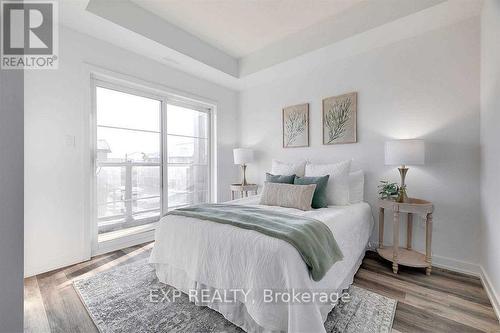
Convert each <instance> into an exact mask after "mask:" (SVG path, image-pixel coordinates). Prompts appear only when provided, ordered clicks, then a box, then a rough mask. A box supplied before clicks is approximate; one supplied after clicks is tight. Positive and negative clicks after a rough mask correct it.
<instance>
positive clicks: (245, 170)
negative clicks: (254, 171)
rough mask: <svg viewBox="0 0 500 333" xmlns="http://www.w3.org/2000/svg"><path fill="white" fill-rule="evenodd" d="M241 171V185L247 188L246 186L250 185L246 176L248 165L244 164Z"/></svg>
mask: <svg viewBox="0 0 500 333" xmlns="http://www.w3.org/2000/svg"><path fill="white" fill-rule="evenodd" d="M241 169H242V170H243V179H242V180H241V185H242V186H245V185H248V183H247V176H246V172H247V166H246V164H242V165H241Z"/></svg>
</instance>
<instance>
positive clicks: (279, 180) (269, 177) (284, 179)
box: [266, 172, 295, 184]
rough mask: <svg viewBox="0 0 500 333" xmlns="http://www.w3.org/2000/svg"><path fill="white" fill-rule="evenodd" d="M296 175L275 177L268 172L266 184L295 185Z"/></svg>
mask: <svg viewBox="0 0 500 333" xmlns="http://www.w3.org/2000/svg"><path fill="white" fill-rule="evenodd" d="M294 179H295V175H291V176H284V175H273V174H270V173H269V172H266V182H269V183H281V184H293V180H294Z"/></svg>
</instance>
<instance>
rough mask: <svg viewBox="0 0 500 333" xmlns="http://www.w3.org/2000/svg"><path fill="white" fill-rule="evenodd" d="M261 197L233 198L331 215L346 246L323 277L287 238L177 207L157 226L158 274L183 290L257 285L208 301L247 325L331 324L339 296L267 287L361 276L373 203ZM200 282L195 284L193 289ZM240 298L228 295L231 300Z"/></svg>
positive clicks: (304, 287) (326, 284) (321, 284)
mask: <svg viewBox="0 0 500 333" xmlns="http://www.w3.org/2000/svg"><path fill="white" fill-rule="evenodd" d="M258 202H259V197H258V196H255V197H250V198H244V199H240V200H235V201H232V203H235V204H244V205H255V206H258V207H262V208H265V209H273V210H277V211H283V212H286V213H291V214H297V215H304V216H308V217H312V218H315V219H318V220H320V221H322V222H324V223H325V224H326V225H327V226H328V227H330V229H331V230H332V233H333V235H334V237H335V239H336V241H337V243H338V245H339V247H340V249H341V250H342V253H343V254H344V259H343V260H342V261H339V262H337V263H335V264H334V265H333V266H332V268H331V269H330V270H329V271H328V272H327V274H326V275H325V276H324V277H323V279H321V280H320V281H317V282H316V281H314V280H312V279H311V278H310V276H309V272H308V270H307V267H306V265H305V263H304V261H303V260H302V258H301V257H300V254H299V253H298V251H297V250H296V249H295V248H294V247H293V246H291V245H290V244H288V243H287V242H285V241H283V240H279V239H276V238H272V237H269V236H266V235H264V234H261V233H258V232H256V231H252V230H245V229H240V228H237V227H233V226H231V225H227V224H220V223H216V222H210V221H201V220H198V219H195V218H189V217H183V216H174V215H169V216H166V217H164V218H163V219H162V220H161V221H160V223H159V225H158V228H157V230H156V236H155V239H156V243H155V245H154V248H153V251H152V253H151V257H150V263H152V264H155V266H156V274H157V276H158V279H159V280H160V281H161V282H163V283H167V284H169V285H171V286H174V287H176V288H177V289H179V290H182V291H183V292H186V293H189V291H190V290H191V293H193V295H201V294H200V293H198V294H196V291H198V292H200V291H201V290H202V289H209V290H211V291H212V293H213V291H214V290H215V289H218V290H219V291H220V290H224V289H225V290H237V289H243V290H245V291H246V292H248V291H250V294H249V296H248V297H247V298H245V297H244V295H243V294H242V293H232V294H231V295H232V296H234V297H232V298H231V295H229V296H228V295H225V299H224V300H225V301H224V302H218V301H217V300H211V301H209V302H201V301H200V299H199V298H198V299H195V303H197V304H203V305H207V306H209V307H210V308H212V309H215V310H217V311H219V312H220V313H222V314H223V315H224V317H226V318H227V319H228V320H229V321H231V322H232V323H234V324H235V325H237V326H239V327H241V328H243V329H244V330H246V331H247V332H268V331H288V332H324V326H323V323H324V321H325V320H326V317H327V315H328V313H329V312H330V311H331V309H332V308H333V306H334V305H333V304H330V303H324V302H316V303H312V302H309V303H300V304H297V303H293V304H290V303H279V304H276V303H266V302H264V294H263V290H264V289H273V290H288V291H291V290H292V289H295V290H301V291H314V292H320V291H326V292H330V293H331V292H336V291H341V290H342V289H345V288H347V287H348V286H349V285H350V284H351V283H352V280H353V277H354V274H355V273H356V271H357V269H358V268H359V265H360V263H361V259H362V258H363V256H364V252H365V249H366V245H367V242H368V239H369V237H370V234H371V230H372V227H373V217H372V213H371V209H370V206H369V205H368V204H367V203H364V202H362V203H357V204H352V205H349V206H331V207H328V208H322V209H316V210H312V211H300V210H297V209H293V208H282V207H270V206H259V205H258ZM193 290H194V292H193ZM228 299H229V300H231V301H233V302H228V301H227V300H228Z"/></svg>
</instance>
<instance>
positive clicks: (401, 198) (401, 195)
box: [396, 165, 408, 202]
mask: <svg viewBox="0 0 500 333" xmlns="http://www.w3.org/2000/svg"><path fill="white" fill-rule="evenodd" d="M398 170H399V174H400V176H401V185H400V186H399V191H398V197H397V198H396V202H408V195H407V194H406V184H405V178H406V174H407V173H408V168H407V167H406V166H405V165H402V166H401V167H400V168H398Z"/></svg>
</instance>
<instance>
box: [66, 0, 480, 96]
mask: <svg viewBox="0 0 500 333" xmlns="http://www.w3.org/2000/svg"><path fill="white" fill-rule="evenodd" d="M59 8H60V16H59V20H60V23H61V24H62V25H63V26H66V27H69V28H70V29H73V30H76V31H79V32H81V33H84V34H87V35H90V36H92V37H94V38H97V39H100V40H103V41H106V42H108V43H110V44H113V45H116V46H118V47H120V48H123V49H126V50H129V51H132V52H134V53H136V54H140V55H141V56H144V57H148V58H150V59H153V60H155V61H157V62H159V63H162V64H164V65H167V66H169V67H171V68H175V69H178V70H180V71H183V72H185V73H189V74H192V75H194V76H196V77H197V78H202V79H206V80H208V81H211V82H214V83H217V84H220V85H222V86H225V87H228V88H230V89H234V90H243V89H246V88H248V87H252V86H256V85H258V84H262V83H263V82H270V81H273V80H276V79H277V78H280V79H283V77H285V76H286V77H292V76H293V75H296V74H298V73H299V72H300V73H302V72H304V71H310V70H312V69H313V67H314V66H316V67H318V66H321V65H322V64H324V63H331V62H333V61H337V60H340V59H344V58H347V57H351V56H353V55H356V54H360V53H363V52H367V51H369V50H372V49H374V48H379V47H383V46H384V45H389V44H391V43H395V42H397V41H399V40H403V39H407V38H411V37H413V36H417V35H419V34H422V33H425V32H429V31H433V30H436V29H439V28H442V27H445V26H449V25H451V24H455V23H457V22H460V21H462V20H465V19H467V18H470V17H472V16H477V15H479V13H480V8H481V2H480V1H475V0H474V1H471V0H363V1H361V0H163V1H160V0H64V1H60V2H59ZM170 17H171V18H170ZM193 21H195V23H193ZM249 52H250V53H249Z"/></svg>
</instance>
